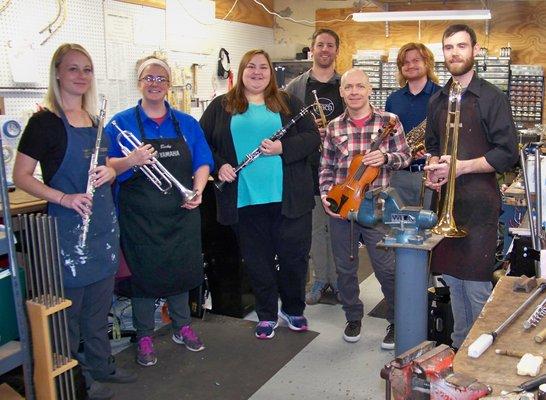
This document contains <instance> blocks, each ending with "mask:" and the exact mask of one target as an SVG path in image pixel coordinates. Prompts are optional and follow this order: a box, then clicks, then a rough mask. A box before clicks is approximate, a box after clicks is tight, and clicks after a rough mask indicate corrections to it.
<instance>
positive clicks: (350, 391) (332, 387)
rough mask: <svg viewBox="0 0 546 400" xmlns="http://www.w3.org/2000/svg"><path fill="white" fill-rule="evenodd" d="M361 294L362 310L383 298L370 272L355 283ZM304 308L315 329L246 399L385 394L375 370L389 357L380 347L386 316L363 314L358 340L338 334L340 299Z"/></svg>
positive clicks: (340, 327)
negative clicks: (350, 340)
mask: <svg viewBox="0 0 546 400" xmlns="http://www.w3.org/2000/svg"><path fill="white" fill-rule="evenodd" d="M360 298H361V299H362V301H363V302H364V311H365V313H368V312H369V311H370V310H371V309H372V308H373V307H375V305H377V304H378V303H379V302H380V301H381V299H382V298H383V295H382V294H381V290H380V287H379V283H378V281H377V279H376V278H375V275H373V274H372V275H370V276H369V277H368V278H366V279H365V280H364V281H363V282H362V283H361V284H360ZM305 314H306V316H307V318H308V320H309V328H310V329H311V330H313V331H316V332H319V333H320V335H318V336H317V338H315V339H314V340H313V341H312V342H311V343H310V344H309V345H307V347H305V349H303V351H301V352H300V353H299V354H297V355H296V357H294V358H293V359H292V360H291V361H290V362H289V363H288V364H286V365H285V366H284V367H283V368H282V369H281V370H280V371H279V372H278V373H277V374H276V375H274V376H273V377H272V378H271V379H270V380H269V381H268V382H267V383H266V384H265V385H264V386H262V387H261V388H260V390H258V391H257V392H256V393H255V394H254V395H253V396H252V397H251V398H250V400H277V399H278V400H281V399H282V400H286V399H298V400H306V399H313V400H314V399H332V400H334V399H355V400H356V399H358V400H368V399H369V400H372V399H373V400H378V399H383V398H385V381H384V380H383V379H381V378H380V376H379V372H380V370H381V368H383V366H384V365H385V364H386V363H388V362H389V361H391V360H392V359H393V358H394V350H393V351H385V350H381V348H380V344H381V341H382V339H383V337H384V335H385V328H386V327H387V325H388V324H387V321H386V320H383V319H378V318H373V317H369V316H368V315H365V316H364V319H363V320H362V337H361V339H360V341H359V342H357V343H347V342H345V341H344V340H343V337H342V335H343V329H344V328H345V316H344V313H343V311H342V309H341V305H335V306H333V305H327V304H317V305H314V306H308V307H307V308H306V311H305ZM247 319H250V320H256V315H255V314H254V313H253V314H250V315H249V316H247ZM294 334H297V333H294ZM273 340H275V339H273Z"/></svg>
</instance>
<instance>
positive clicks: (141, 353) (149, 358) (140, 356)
mask: <svg viewBox="0 0 546 400" xmlns="http://www.w3.org/2000/svg"><path fill="white" fill-rule="evenodd" d="M136 361H137V363H139V364H140V365H142V366H144V367H151V366H152V365H155V364H157V357H156V356H155V351H154V342H153V341H152V338H151V337H150V336H143V337H141V338H140V339H139V341H138V350H137V359H136Z"/></svg>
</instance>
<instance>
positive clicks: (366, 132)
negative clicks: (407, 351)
mask: <svg viewBox="0 0 546 400" xmlns="http://www.w3.org/2000/svg"><path fill="white" fill-rule="evenodd" d="M371 90H372V87H371V85H370V82H369V79H368V76H367V75H366V73H365V72H363V71H361V70H359V69H356V68H353V69H350V70H348V71H347V72H345V74H343V76H342V77H341V86H340V88H339V91H340V94H341V97H342V98H343V100H344V102H345V105H346V109H345V112H344V113H343V114H341V115H340V116H339V117H337V118H336V119H334V120H332V121H331V122H330V123H329V124H328V128H327V129H326V137H325V139H324V142H323V151H322V157H321V161H320V169H319V186H320V194H321V199H322V205H323V207H324V209H325V211H326V213H327V214H328V215H329V216H330V234H331V235H330V236H331V240H332V250H333V253H334V260H335V264H336V269H337V273H338V288H339V294H340V298H341V303H342V304H343V311H345V316H346V318H347V324H346V326H345V331H344V334H343V338H344V339H345V340H346V341H347V342H357V341H358V340H359V339H360V327H361V320H362V317H363V316H364V305H363V304H362V301H360V299H359V296H360V289H359V285H358V275H357V271H358V254H355V258H354V259H353V260H351V259H350V256H351V254H350V252H351V248H355V247H357V245H358V241H359V238H360V237H362V240H363V242H364V244H365V245H366V248H367V250H368V254H369V256H370V260H371V262H372V267H373V269H374V272H375V276H376V277H377V279H378V280H379V283H380V284H381V290H382V291H383V294H384V296H385V299H386V301H387V305H388V312H387V320H388V322H389V326H388V327H387V334H386V336H385V338H384V339H383V342H382V343H381V347H382V348H383V349H389V350H390V349H394V324H393V322H394V268H395V259H394V252H393V250H392V249H389V250H383V249H378V248H376V244H377V243H378V242H379V241H380V240H381V239H382V238H383V235H384V234H385V231H386V229H385V227H384V226H383V225H381V226H377V227H373V228H365V227H362V226H360V225H355V229H354V236H353V237H350V222H349V221H347V220H343V219H341V217H340V216H339V214H335V213H333V212H332V211H331V210H330V208H329V207H330V203H329V202H328V201H327V200H326V197H327V193H328V191H329V190H330V188H331V187H332V185H334V184H339V183H342V182H343V181H345V179H346V178H347V172H348V169H349V166H350V163H351V160H352V158H353V156H355V155H357V154H364V153H367V154H366V155H365V156H364V158H363V163H364V164H365V165H367V166H373V167H381V168H380V173H379V176H378V177H377V179H376V180H375V181H374V182H373V183H372V184H371V185H370V189H373V188H376V187H386V186H388V185H389V177H390V173H391V171H392V170H397V169H401V168H405V167H407V166H408V165H409V164H410V162H411V153H410V149H409V147H408V145H407V143H406V139H405V135H404V128H403V127H402V124H401V123H400V120H399V119H398V117H397V116H396V115H395V114H391V113H387V112H384V111H380V110H378V109H376V108H374V107H373V106H372V105H371V104H370V102H369V97H370V94H371ZM391 120H392V121H394V122H395V130H396V131H393V133H392V134H391V135H390V136H388V137H387V138H385V139H384V140H383V142H382V143H381V145H380V146H379V149H378V150H375V151H372V152H370V149H371V147H372V144H373V142H374V140H375V139H376V138H377V137H378V136H379V134H378V131H379V129H380V128H382V126H383V125H384V124H386V123H387V122H389V121H391ZM351 241H352V245H351Z"/></svg>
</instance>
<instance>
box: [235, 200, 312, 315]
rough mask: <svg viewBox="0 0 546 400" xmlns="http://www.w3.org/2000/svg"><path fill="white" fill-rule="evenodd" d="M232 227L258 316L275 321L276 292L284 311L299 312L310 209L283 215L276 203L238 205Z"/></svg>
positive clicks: (305, 261)
mask: <svg viewBox="0 0 546 400" xmlns="http://www.w3.org/2000/svg"><path fill="white" fill-rule="evenodd" d="M236 229H237V233H238V235H237V236H238V239H239V246H240V248H241V253H242V256H243V259H244V262H245V266H246V270H247V272H248V275H249V278H250V283H251V285H252V290H253V291H254V296H255V298H256V313H257V314H258V319H259V320H260V321H276V320H277V313H278V299H279V295H280V298H281V302H282V307H281V309H282V311H283V312H284V313H286V314H288V315H303V310H304V309H305V280H306V278H307V267H308V262H309V250H310V248H311V212H308V213H307V214H305V215H303V216H301V217H299V218H286V217H285V216H283V215H282V214H281V204H280V203H269V204H263V205H256V206H247V207H242V208H240V209H239V224H238V226H237V228H236ZM275 255H276V256H277V257H278V260H275Z"/></svg>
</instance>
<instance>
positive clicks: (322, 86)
mask: <svg viewBox="0 0 546 400" xmlns="http://www.w3.org/2000/svg"><path fill="white" fill-rule="evenodd" d="M313 90H316V91H317V96H318V98H319V102H320V105H321V106H322V110H323V111H324V116H325V117H326V120H327V121H328V122H330V121H331V120H333V119H334V118H336V117H338V116H340V115H341V113H343V99H342V98H341V95H340V94H339V80H336V81H335V82H319V81H317V80H315V79H309V80H308V81H307V86H306V87H305V104H311V103H313V102H314V101H315V97H314V96H313V93H312V91H313ZM313 113H314V114H315V115H316V117H317V118H318V117H319V116H318V115H317V113H316V111H315V110H313Z"/></svg>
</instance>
